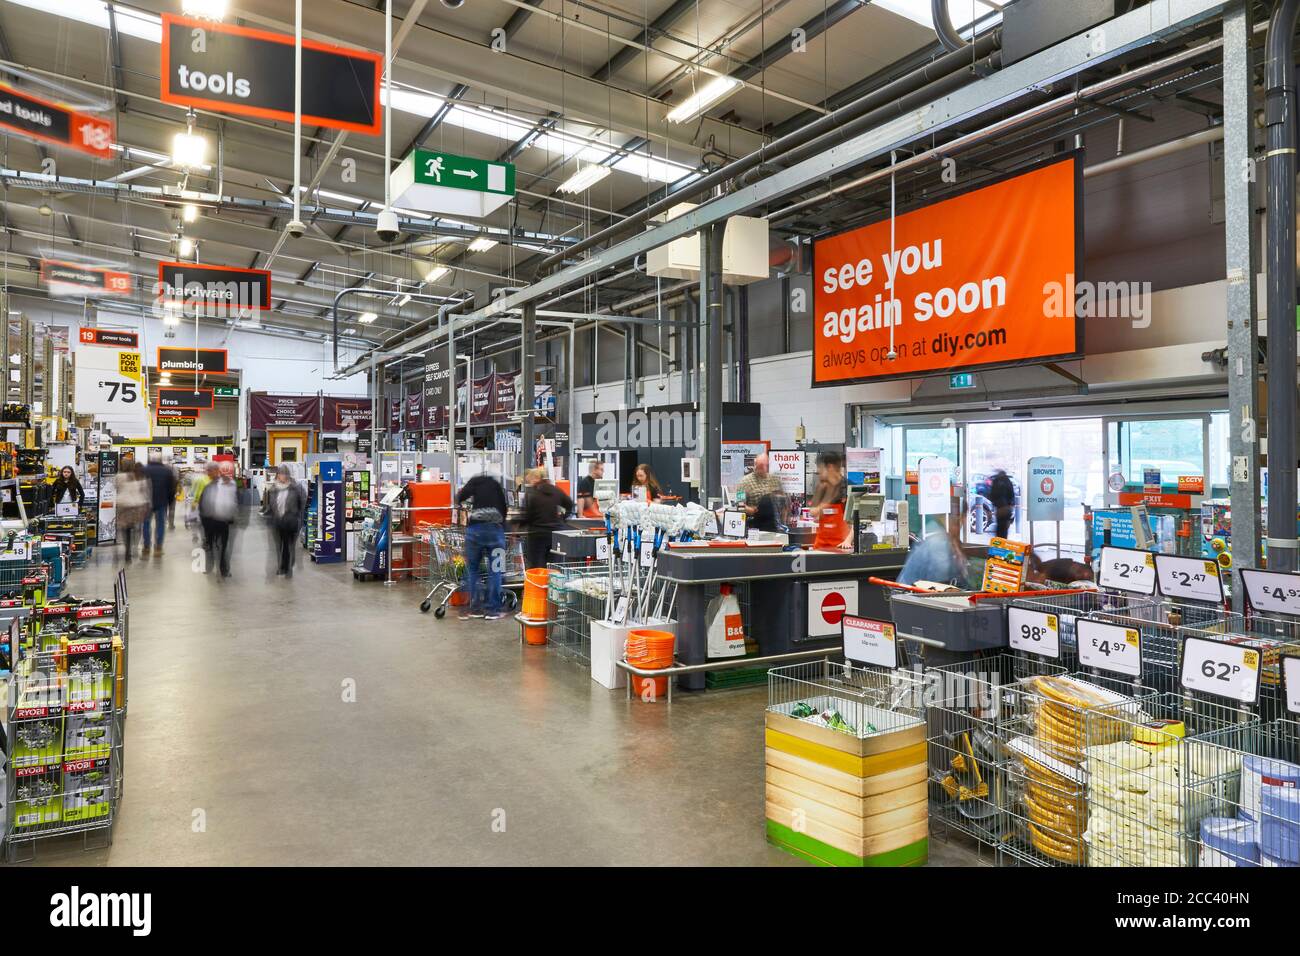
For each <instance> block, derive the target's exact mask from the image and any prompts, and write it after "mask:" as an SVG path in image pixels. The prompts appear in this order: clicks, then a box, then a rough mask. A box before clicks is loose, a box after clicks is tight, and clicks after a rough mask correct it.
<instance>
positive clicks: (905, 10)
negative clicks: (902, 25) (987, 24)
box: [871, 0, 993, 30]
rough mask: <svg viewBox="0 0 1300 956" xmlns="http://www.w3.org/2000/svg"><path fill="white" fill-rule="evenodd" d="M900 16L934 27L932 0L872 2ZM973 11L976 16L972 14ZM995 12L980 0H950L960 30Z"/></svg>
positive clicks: (929, 27)
mask: <svg viewBox="0 0 1300 956" xmlns="http://www.w3.org/2000/svg"><path fill="white" fill-rule="evenodd" d="M871 5H872V6H873V7H879V8H880V9H882V10H888V11H889V12H890V13H896V14H898V15H899V16H900V17H906V18H907V19H909V20H911V21H912V22H913V23H919V24H921V26H923V27H926V28H927V29H930V30H933V29H934V18H933V17H931V16H930V0H875V2H874V3H872V4H871ZM972 11H973V12H974V16H972V15H971V14H972ZM992 12H993V8H992V7H990V6H989V5H988V4H987V3H980V2H979V0H948V16H949V17H951V18H952V25H953V26H954V27H956V28H957V29H958V30H960V29H962V28H963V27H968V26H970V25H971V24H972V23H974V22H975V21H976V20H979V19H980V18H981V17H986V16H988V15H989V14H990V13H992Z"/></svg>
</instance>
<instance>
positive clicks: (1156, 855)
mask: <svg viewBox="0 0 1300 956" xmlns="http://www.w3.org/2000/svg"><path fill="white" fill-rule="evenodd" d="M1141 704H1142V706H1141V708H1140V710H1139V711H1137V712H1133V711H1132V710H1123V711H1120V710H1106V709H1102V710H1099V711H1093V712H1091V713H1090V714H1089V720H1088V724H1087V736H1088V746H1087V749H1086V752H1085V756H1084V762H1083V765H1082V770H1083V772H1084V798H1085V800H1086V802H1087V807H1088V826H1087V829H1086V831H1085V832H1084V842H1085V844H1086V850H1087V860H1088V865H1089V866H1093V867H1157V866H1158V867H1184V866H1193V865H1195V862H1196V858H1197V839H1198V834H1199V832H1200V824H1201V821H1202V820H1203V819H1205V818H1206V817H1209V816H1213V815H1214V813H1213V807H1214V805H1215V799H1217V798H1219V797H1220V796H1221V795H1222V793H1223V792H1224V788H1225V787H1226V785H1227V784H1226V781H1227V780H1230V779H1232V777H1233V776H1234V775H1235V774H1239V773H1240V770H1241V754H1242V752H1243V750H1244V749H1245V748H1246V746H1247V745H1248V744H1249V741H1250V740H1251V739H1252V738H1253V737H1255V736H1256V735H1257V734H1258V733H1259V728H1260V723H1259V720H1258V718H1257V717H1255V716H1253V715H1250V714H1247V713H1245V712H1244V711H1242V710H1241V709H1240V708H1239V707H1236V706H1233V705H1229V704H1220V703H1216V702H1213V701H1209V700H1192V699H1190V698H1188V697H1187V696H1185V695H1181V694H1160V695H1158V696H1156V697H1154V698H1151V699H1148V700H1143V701H1142V702H1141Z"/></svg>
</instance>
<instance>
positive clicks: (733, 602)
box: [704, 584, 746, 657]
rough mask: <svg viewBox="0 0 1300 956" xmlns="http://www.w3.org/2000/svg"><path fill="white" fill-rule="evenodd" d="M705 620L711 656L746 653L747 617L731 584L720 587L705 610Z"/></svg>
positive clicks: (736, 655)
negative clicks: (741, 610) (742, 611)
mask: <svg viewBox="0 0 1300 956" xmlns="http://www.w3.org/2000/svg"><path fill="white" fill-rule="evenodd" d="M704 621H705V625H706V626H707V627H708V634H709V657H740V656H742V655H743V654H744V653H745V650H746V641H745V619H744V617H743V616H742V615H741V613H740V601H739V599H737V597H736V595H735V594H733V593H732V592H731V585H730V584H724V585H722V586H721V587H720V588H719V589H718V596H717V597H715V598H714V599H713V600H712V601H710V602H709V607H708V610H707V611H705V614H704Z"/></svg>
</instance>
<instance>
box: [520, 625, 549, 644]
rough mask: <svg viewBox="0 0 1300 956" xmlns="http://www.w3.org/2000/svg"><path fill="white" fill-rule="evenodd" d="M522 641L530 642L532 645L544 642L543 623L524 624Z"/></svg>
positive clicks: (544, 629)
mask: <svg viewBox="0 0 1300 956" xmlns="http://www.w3.org/2000/svg"><path fill="white" fill-rule="evenodd" d="M524 643H525V644H532V645H533V646H534V647H536V646H538V645H540V644H545V643H546V625H545V624H525V625H524Z"/></svg>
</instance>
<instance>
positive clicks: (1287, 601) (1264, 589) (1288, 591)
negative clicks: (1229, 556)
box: [1241, 568, 1300, 615]
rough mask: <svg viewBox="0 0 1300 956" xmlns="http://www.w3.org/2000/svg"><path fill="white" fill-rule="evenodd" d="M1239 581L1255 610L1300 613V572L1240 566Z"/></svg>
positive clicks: (1268, 612) (1275, 612)
mask: <svg viewBox="0 0 1300 956" xmlns="http://www.w3.org/2000/svg"><path fill="white" fill-rule="evenodd" d="M1241 582H1242V584H1244V585H1245V586H1246V596H1247V597H1248V598H1249V599H1250V606H1251V607H1253V608H1254V609H1255V610H1256V611H1263V612H1265V613H1267V614H1296V615H1300V574H1291V573H1288V572H1286V571H1259V570H1256V569H1255V568H1242V569H1241Z"/></svg>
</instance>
